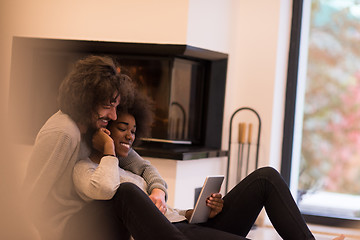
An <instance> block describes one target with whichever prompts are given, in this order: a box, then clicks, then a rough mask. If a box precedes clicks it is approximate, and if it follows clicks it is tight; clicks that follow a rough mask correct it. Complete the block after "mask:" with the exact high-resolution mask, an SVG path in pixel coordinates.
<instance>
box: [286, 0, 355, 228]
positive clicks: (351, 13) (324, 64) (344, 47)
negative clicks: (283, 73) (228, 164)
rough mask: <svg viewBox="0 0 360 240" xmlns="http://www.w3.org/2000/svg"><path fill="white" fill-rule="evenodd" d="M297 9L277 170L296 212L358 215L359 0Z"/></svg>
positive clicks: (311, 2) (313, 2)
mask: <svg viewBox="0 0 360 240" xmlns="http://www.w3.org/2000/svg"><path fill="white" fill-rule="evenodd" d="M296 4H298V5H297V6H296ZM300 5H301V6H300ZM296 7H298V8H297V10H298V11H297V14H298V16H297V15H296V14H295V13H294V19H293V29H292V40H291V41H292V42H293V41H295V40H297V41H298V46H297V48H298V49H297V50H296V44H295V45H294V44H293V49H292V50H290V58H289V59H290V60H289V72H288V73H289V76H288V87H287V106H286V113H285V114H286V116H285V126H284V143H283V147H284V149H283V162H286V159H287V158H289V157H290V158H291V165H287V164H288V162H289V161H287V163H284V165H283V166H282V173H285V174H284V175H285V177H287V180H289V181H290V188H291V190H292V192H293V194H294V195H295V196H296V199H297V202H298V205H299V207H300V210H301V211H302V213H304V214H307V215H309V216H323V217H328V218H338V219H347V220H354V221H356V220H360V204H359V202H360V47H359V42H360V41H359V40H360V1H357V0H305V1H294V10H296ZM300 19H301V20H300ZM294 21H297V25H296V24H294ZM300 21H301V22H300ZM300 26H301V27H300ZM294 27H295V28H296V29H294ZM296 31H297V33H301V34H298V35H296V33H295V32H296ZM296 38H297V39H296ZM296 51H298V52H296ZM296 55H298V61H294V60H291V58H292V57H294V56H296ZM291 61H293V62H291ZM294 73H295V74H297V75H296V76H295V77H294ZM295 78H296V80H294V79H295ZM294 83H295V84H294ZM289 124H290V125H291V124H292V126H291V127H290V128H288V127H287V126H289ZM286 141H289V142H291V143H289V142H288V143H286Z"/></svg>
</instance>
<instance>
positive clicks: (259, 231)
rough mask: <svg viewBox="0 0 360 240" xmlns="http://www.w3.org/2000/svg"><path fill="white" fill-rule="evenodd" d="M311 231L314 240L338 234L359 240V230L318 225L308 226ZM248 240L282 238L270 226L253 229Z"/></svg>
mask: <svg viewBox="0 0 360 240" xmlns="http://www.w3.org/2000/svg"><path fill="white" fill-rule="evenodd" d="M309 227H310V229H311V231H312V232H313V234H314V236H315V238H316V240H330V239H333V238H335V237H337V236H339V235H340V234H344V235H345V240H359V239H360V229H347V228H336V227H326V226H319V225H309ZM247 238H249V239H254V240H255V239H256V240H269V239H271V240H281V239H282V238H281V237H280V236H279V234H278V233H277V232H276V231H275V229H274V228H273V227H271V226H264V227H257V228H255V229H253V230H252V231H251V232H250V233H249V235H248V236H247Z"/></svg>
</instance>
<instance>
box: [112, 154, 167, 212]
mask: <svg viewBox="0 0 360 240" xmlns="http://www.w3.org/2000/svg"><path fill="white" fill-rule="evenodd" d="M119 161H120V167H121V168H123V169H125V170H129V171H131V172H133V173H135V174H137V175H139V176H141V177H143V178H144V180H145V181H146V183H147V185H148V189H147V192H148V194H149V197H150V199H151V200H152V201H153V202H154V204H155V205H156V206H157V207H158V209H159V210H160V211H161V212H162V213H165V212H166V199H167V184H166V182H165V180H164V179H163V178H162V177H161V176H160V173H159V172H158V170H157V169H156V168H155V167H154V166H153V165H151V163H150V162H149V161H146V160H144V159H143V158H142V157H141V156H139V154H137V153H136V152H135V151H134V150H133V149H130V151H129V155H128V156H127V157H126V158H120V159H119Z"/></svg>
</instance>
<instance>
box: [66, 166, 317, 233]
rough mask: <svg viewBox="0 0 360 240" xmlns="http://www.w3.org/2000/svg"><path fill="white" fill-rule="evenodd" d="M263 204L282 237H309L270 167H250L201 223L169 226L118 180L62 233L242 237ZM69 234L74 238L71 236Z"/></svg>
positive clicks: (142, 197) (138, 194)
mask: <svg viewBox="0 0 360 240" xmlns="http://www.w3.org/2000/svg"><path fill="white" fill-rule="evenodd" d="M263 207H265V210H266V212H267V214H268V216H269V218H270V220H271V222H272V224H273V225H274V228H275V229H276V231H277V232H278V233H279V234H280V236H281V237H282V238H283V239H291V240H297V239H299V240H300V239H301V240H307V239H315V238H314V237H313V235H312V234H311V232H310V230H309V229H308V227H307V225H306V223H305V221H304V220H303V218H302V216H301V213H300V211H299V209H298V207H297V205H296V203H295V201H294V200H293V198H292V195H291V193H290V191H289V189H288V186H287V185H286V183H285V182H284V180H283V179H282V177H281V176H280V174H279V173H278V172H277V171H276V170H274V169H273V168H270V167H265V168H261V169H258V170H255V171H254V172H253V173H251V174H250V175H249V176H247V177H246V178H245V179H244V180H242V181H241V182H240V183H239V184H238V185H236V186H235V187H234V188H233V189H232V190H231V191H230V192H229V193H228V194H226V196H225V197H224V207H223V210H222V212H221V213H220V214H218V215H217V216H216V217H215V218H213V219H210V220H209V221H207V222H206V223H202V224H188V223H187V222H180V223H174V224H171V223H170V222H169V221H168V220H167V219H166V218H165V217H164V215H163V214H161V212H160V211H158V209H157V208H156V206H155V205H154V204H153V203H152V201H151V200H150V199H149V198H148V197H147V195H146V194H145V193H144V192H143V191H142V190H141V189H139V188H138V187H137V186H135V185H134V184H131V183H123V184H121V185H120V187H119V189H118V191H117V193H116V195H115V196H114V197H113V199H111V200H109V201H93V202H91V203H89V204H88V205H87V206H86V207H85V208H83V210H81V211H80V212H79V213H78V214H76V215H75V216H73V217H72V219H71V220H70V222H69V224H68V225H67V229H66V234H67V235H65V236H66V237H67V239H66V240H70V239H76V240H82V239H87V240H99V239H103V240H115V239H116V240H119V239H126V240H128V239H129V235H130V233H131V235H132V236H133V237H134V238H135V239H136V240H143V239H150V240H151V239H156V240H162V239H164V240H172V239H191V240H198V239H210V240H211V239H214V240H215V239H216V240H218V239H228V240H240V239H241V240H244V239H246V238H245V237H246V235H247V234H248V233H249V231H250V230H251V227H252V226H253V224H254V222H255V220H256V218H257V217H258V215H259V213H260V211H261V209H262V208H263ZM84 219H87V220H86V221H84ZM79 221H80V223H81V224H79ZM74 233H77V234H78V236H77V237H76V238H71V237H72V236H74ZM70 236H71V237H70ZM79 236H81V237H79Z"/></svg>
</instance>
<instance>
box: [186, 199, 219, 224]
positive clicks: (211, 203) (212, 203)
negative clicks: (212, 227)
mask: <svg viewBox="0 0 360 240" xmlns="http://www.w3.org/2000/svg"><path fill="white" fill-rule="evenodd" d="M206 205H207V206H208V207H210V208H211V210H210V215H209V218H213V217H215V216H216V215H218V214H219V213H220V212H221V211H222V208H223V206H224V200H223V199H222V195H221V193H213V194H211V196H210V197H208V198H207V199H206ZM193 212H194V209H189V210H187V211H186V213H185V217H186V219H187V220H190V218H191V215H192V214H193Z"/></svg>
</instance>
